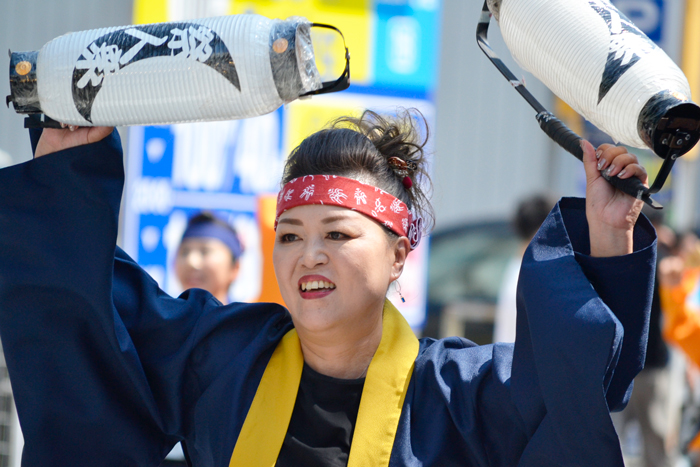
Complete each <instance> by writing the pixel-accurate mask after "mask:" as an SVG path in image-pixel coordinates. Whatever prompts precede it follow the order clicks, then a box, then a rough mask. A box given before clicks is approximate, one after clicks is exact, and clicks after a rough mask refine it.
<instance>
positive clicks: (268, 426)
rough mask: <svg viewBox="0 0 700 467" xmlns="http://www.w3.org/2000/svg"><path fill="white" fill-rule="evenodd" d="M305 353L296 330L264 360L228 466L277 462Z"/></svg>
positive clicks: (268, 465)
mask: <svg viewBox="0 0 700 467" xmlns="http://www.w3.org/2000/svg"><path fill="white" fill-rule="evenodd" d="M303 369H304V356H303V355H302V353H301V345H300V344H299V336H297V331H296V329H292V330H291V331H289V332H288V333H287V334H285V335H284V337H283V338H282V340H281V341H280V343H279V344H277V348H275V351H274V352H273V354H272V357H271V358H270V361H269V362H268V363H267V367H266V368H265V373H263V377H262V379H261V380H260V385H259V386H258V390H257V391H256V392H255V397H254V398H253V403H252V404H251V405H250V409H249V410H248V415H246V417H245V421H244V422H243V428H241V434H240V435H238V441H237V442H236V446H235V447H234V448H233V455H232V456H231V462H229V467H254V466H260V467H272V466H274V465H275V464H276V463H277V456H279V453H280V449H282V443H283V442H284V436H285V435H286V434H287V428H289V421H290V420H291V419H292V411H293V410H294V403H295V402H296V399H297V391H298V390H299V382H300V381H301V370H303Z"/></svg>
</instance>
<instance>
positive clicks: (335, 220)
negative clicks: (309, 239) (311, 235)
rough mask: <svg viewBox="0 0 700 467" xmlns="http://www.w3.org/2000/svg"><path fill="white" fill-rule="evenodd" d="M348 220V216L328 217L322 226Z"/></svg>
mask: <svg viewBox="0 0 700 467" xmlns="http://www.w3.org/2000/svg"><path fill="white" fill-rule="evenodd" d="M345 219H347V217H346V216H333V217H326V218H325V219H323V220H322V221H321V223H322V224H332V223H333V222H337V221H342V220H345Z"/></svg>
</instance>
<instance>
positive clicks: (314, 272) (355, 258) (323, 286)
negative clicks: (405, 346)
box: [273, 205, 408, 332]
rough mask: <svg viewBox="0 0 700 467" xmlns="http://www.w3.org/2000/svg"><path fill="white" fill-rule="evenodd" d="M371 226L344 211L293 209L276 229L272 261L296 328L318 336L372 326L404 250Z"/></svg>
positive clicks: (320, 207) (398, 271)
mask: <svg viewBox="0 0 700 467" xmlns="http://www.w3.org/2000/svg"><path fill="white" fill-rule="evenodd" d="M407 245H408V240H407V239H406V238H404V237H402V238H401V239H396V240H392V239H390V238H389V236H388V235H387V234H386V232H385V230H384V229H383V228H382V227H381V226H380V225H379V224H378V223H377V222H375V221H373V220H371V219H369V218H368V217H366V216H364V215H363V214H360V213H358V212H355V211H351V210H349V209H345V208H341V207H336V206H324V205H305V206H298V207H295V208H293V209H290V210H289V211H286V212H284V213H283V214H282V215H281V216H280V218H279V222H278V225H277V233H276V238H275V248H274V253H273V262H274V266H275V274H276V275H277V282H278V283H279V287H280V290H281V292H282V297H283V298H284V301H285V303H286V305H287V307H288V308H289V311H290V313H291V314H292V318H293V320H294V324H295V326H296V327H297V328H304V329H305V330H308V331H312V332H318V331H326V330H329V329H333V328H337V326H338V325H350V326H353V325H359V324H361V323H362V320H364V322H365V323H367V322H372V320H374V321H373V322H376V319H377V315H376V314H377V313H381V310H382V308H383V304H384V297H385V295H386V291H387V288H388V287H389V284H390V283H391V282H392V281H393V280H395V279H397V278H398V277H399V276H400V275H401V271H402V269H403V264H404V261H405V259H406V254H407V253H408V250H407V249H406V247H407Z"/></svg>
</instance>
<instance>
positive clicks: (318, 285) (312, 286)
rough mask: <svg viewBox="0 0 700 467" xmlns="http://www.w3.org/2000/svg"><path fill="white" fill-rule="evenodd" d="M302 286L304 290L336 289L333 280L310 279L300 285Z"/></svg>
mask: <svg viewBox="0 0 700 467" xmlns="http://www.w3.org/2000/svg"><path fill="white" fill-rule="evenodd" d="M299 287H300V288H301V291H302V292H310V291H312V290H316V291H319V292H321V291H325V290H333V289H335V284H334V283H332V282H326V281H309V282H302V283H301V284H300V286H299Z"/></svg>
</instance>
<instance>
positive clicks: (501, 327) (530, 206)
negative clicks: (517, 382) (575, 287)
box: [493, 193, 556, 342]
mask: <svg viewBox="0 0 700 467" xmlns="http://www.w3.org/2000/svg"><path fill="white" fill-rule="evenodd" d="M555 204H556V200H555V199H554V198H553V197H551V196H549V195H547V194H544V193H540V194H535V195H532V196H530V197H528V198H526V199H524V200H523V201H521V202H520V204H518V207H517V209H516V210H515V216H514V217H513V230H515V233H516V235H517V236H518V238H519V239H520V248H519V249H518V253H517V255H516V256H513V257H512V258H511V259H510V261H509V262H508V266H507V267H506V270H505V272H504V274H503V281H502V282H501V288H500V290H499V292H498V302H497V303H496V316H495V318H494V323H493V324H494V326H493V341H494V342H515V323H516V316H517V310H516V303H515V299H516V297H515V296H516V292H517V289H518V276H519V274H520V264H521V263H522V261H523V255H524V254H525V249H526V248H527V246H528V244H529V243H530V241H531V240H532V237H534V236H535V234H536V233H537V230H538V229H539V228H540V226H541V225H542V222H544V220H545V219H546V218H547V215H549V211H551V210H552V208H553V207H554V205H555Z"/></svg>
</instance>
